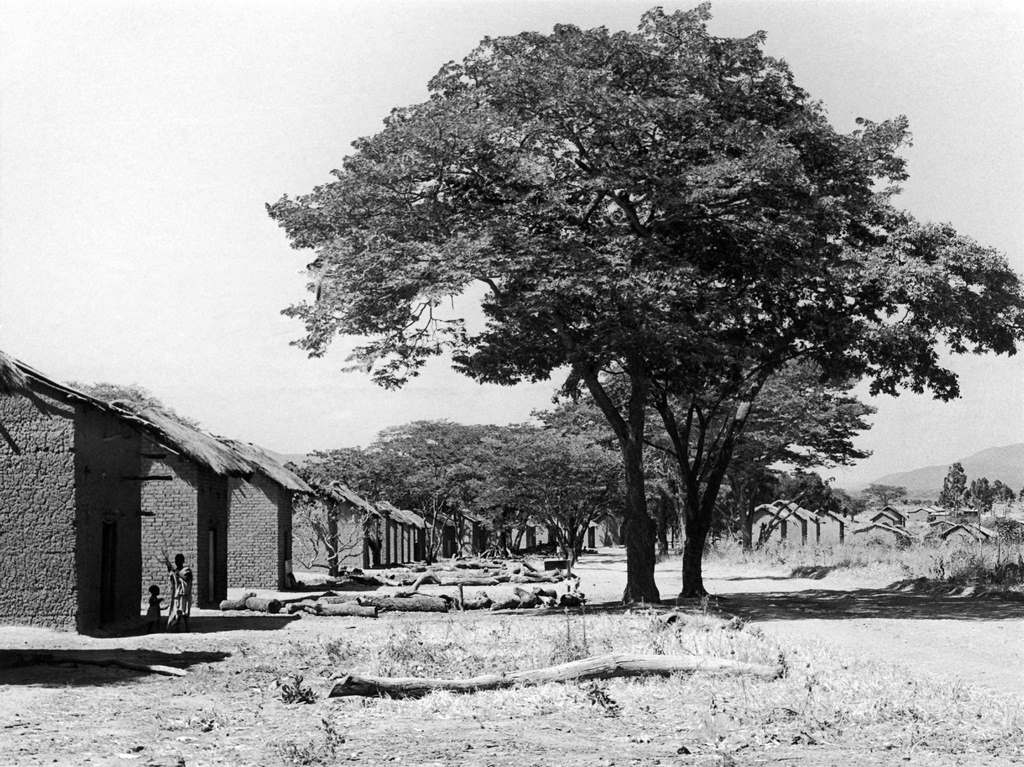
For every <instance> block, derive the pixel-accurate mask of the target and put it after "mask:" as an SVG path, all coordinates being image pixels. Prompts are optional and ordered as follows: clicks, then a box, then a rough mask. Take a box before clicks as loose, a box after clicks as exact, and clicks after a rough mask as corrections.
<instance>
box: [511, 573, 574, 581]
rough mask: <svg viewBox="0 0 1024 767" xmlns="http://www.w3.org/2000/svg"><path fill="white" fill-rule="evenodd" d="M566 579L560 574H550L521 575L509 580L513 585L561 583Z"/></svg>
mask: <svg viewBox="0 0 1024 767" xmlns="http://www.w3.org/2000/svg"><path fill="white" fill-rule="evenodd" d="M564 580H565V577H564V576H563V575H561V574H560V573H558V572H550V573H547V574H546V575H541V574H540V573H521V574H519V575H513V576H512V577H511V578H509V581H510V582H511V583H561V582H562V581H564Z"/></svg>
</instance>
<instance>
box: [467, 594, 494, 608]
mask: <svg viewBox="0 0 1024 767" xmlns="http://www.w3.org/2000/svg"><path fill="white" fill-rule="evenodd" d="M491 604H492V602H491V598H490V597H489V596H487V595H486V594H480V595H479V596H477V597H474V598H473V599H466V600H464V601H463V603H462V609H463V610H486V609H487V608H488V607H490V606H491Z"/></svg>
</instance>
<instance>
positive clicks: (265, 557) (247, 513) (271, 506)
mask: <svg viewBox="0 0 1024 767" xmlns="http://www.w3.org/2000/svg"><path fill="white" fill-rule="evenodd" d="M223 441H224V442H225V443H226V444H227V445H228V446H229V447H230V448H231V449H232V450H234V451H235V452H236V453H238V454H239V455H241V456H242V458H244V459H245V461H246V462H247V463H248V464H249V465H250V466H251V467H252V469H253V471H252V474H251V475H250V476H249V477H248V478H243V477H234V478H232V479H231V480H230V482H229V493H228V495H229V499H230V500H229V503H228V536H227V560H228V564H227V573H228V587H229V588H236V587H237V588H249V587H251V588H267V589H283V588H287V587H288V586H289V583H288V578H287V576H288V575H289V574H290V572H291V571H290V570H289V568H290V567H291V560H292V546H293V536H292V517H293V510H294V500H295V497H296V495H298V494H302V495H310V494H312V493H313V488H311V487H310V486H309V485H307V484H306V483H305V482H304V481H302V479H300V478H299V477H298V476H296V475H295V474H293V473H292V472H291V471H289V470H288V469H286V468H285V467H284V466H282V465H281V464H280V463H279V462H278V461H277V460H276V459H275V458H273V457H272V456H271V455H270V454H269V453H267V452H266V451H265V450H263V449H262V448H261V447H259V446H258V445H253V444H252V443H248V442H237V441H235V440H223Z"/></svg>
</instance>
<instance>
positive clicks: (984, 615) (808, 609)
mask: <svg viewBox="0 0 1024 767" xmlns="http://www.w3.org/2000/svg"><path fill="white" fill-rule="evenodd" d="M711 605H712V606H714V607H716V608H717V609H718V610H721V611H724V612H726V613H731V614H734V615H738V616H740V617H741V618H744V619H746V620H755V621H772V620H776V621H779V620H803V619H806V618H822V619H828V620H837V619H844V618H849V619H858V618H860V619H863V618H910V619H915V618H917V619H932V620H937V619H943V620H968V621H969V620H985V621H992V620H1020V619H1024V601H1018V600H1016V599H1011V598H1006V597H1002V596H998V595H986V596H981V597H958V596H947V595H942V594H928V593H913V592H901V591H892V590H889V589H857V590H855V591H824V590H808V591H789V592H764V593H750V594H745V593H738V594H728V595H726V596H725V598H723V599H713V600H711Z"/></svg>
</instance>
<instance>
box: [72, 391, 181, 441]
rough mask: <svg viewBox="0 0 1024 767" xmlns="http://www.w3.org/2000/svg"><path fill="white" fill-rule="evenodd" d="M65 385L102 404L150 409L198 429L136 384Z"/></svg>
mask: <svg viewBox="0 0 1024 767" xmlns="http://www.w3.org/2000/svg"><path fill="white" fill-rule="evenodd" d="M67 385H68V386H70V387H71V388H72V389H78V391H80V392H82V393H83V394H88V395H89V396H90V397H95V398H96V399H101V400H103V401H104V402H127V403H128V404H130V405H135V406H136V407H138V408H152V409H153V410H156V411H158V412H160V413H162V414H163V415H166V416H167V417H169V418H173V419H174V420H176V421H178V422H179V423H183V424H185V425H186V426H190V427H192V428H193V429H198V428H199V422H198V421H194V420H193V419H191V418H186V417H185V416H183V415H180V414H179V413H177V412H175V411H174V410H173V409H171V408H169V407H168V406H167V405H165V404H164V403H163V402H162V401H161V400H160V399H159V398H157V396H156V395H155V394H153V392H151V391H150V390H149V389H147V388H145V387H144V386H139V385H138V384H116V383H110V382H109V381H100V382H98V383H94V384H87V383H81V382H80V381H68V382H67Z"/></svg>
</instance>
